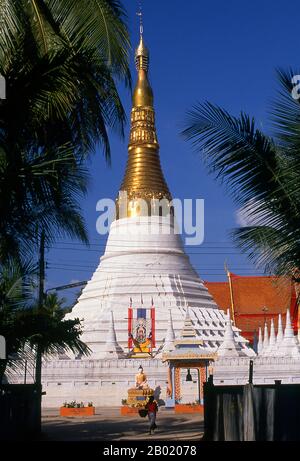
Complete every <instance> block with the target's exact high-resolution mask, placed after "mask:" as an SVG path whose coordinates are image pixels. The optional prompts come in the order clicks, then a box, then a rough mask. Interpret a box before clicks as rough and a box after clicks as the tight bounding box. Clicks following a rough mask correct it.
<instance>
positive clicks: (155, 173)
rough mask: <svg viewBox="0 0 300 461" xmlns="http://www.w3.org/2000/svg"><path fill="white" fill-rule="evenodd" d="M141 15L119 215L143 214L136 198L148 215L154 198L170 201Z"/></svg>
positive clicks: (118, 200)
mask: <svg viewBox="0 0 300 461" xmlns="http://www.w3.org/2000/svg"><path fill="white" fill-rule="evenodd" d="M138 15H139V16H140V21H141V23H140V43H139V45H138V47H137V49H136V51H135V65H136V70H137V74H138V78H137V83H136V87H135V89H134V92H133V98H132V106H133V107H132V111H131V129H130V140H129V146H128V160H127V166H126V172H125V176H124V179H123V182H122V185H121V188H120V191H122V192H125V191H126V192H127V200H128V204H127V207H126V208H127V211H125V215H126V216H124V210H123V213H121V214H122V216H120V213H119V209H121V199H120V198H119V199H117V204H118V207H117V209H118V213H117V218H118V217H131V216H139V215H145V210H142V209H141V207H140V205H139V203H138V201H139V199H143V200H144V201H146V202H147V204H148V210H149V213H147V214H149V215H150V210H151V201H152V200H153V199H159V200H161V199H167V200H168V201H171V200H172V198H171V194H170V192H169V189H168V186H167V183H166V181H165V179H164V175H163V172H162V169H161V165H160V159H159V144H158V141H157V134H156V128H155V112H154V107H153V92H152V89H151V86H150V83H149V79H148V69H149V51H148V49H147V47H146V46H145V43H144V37H143V23H142V13H141V10H140V13H138Z"/></svg>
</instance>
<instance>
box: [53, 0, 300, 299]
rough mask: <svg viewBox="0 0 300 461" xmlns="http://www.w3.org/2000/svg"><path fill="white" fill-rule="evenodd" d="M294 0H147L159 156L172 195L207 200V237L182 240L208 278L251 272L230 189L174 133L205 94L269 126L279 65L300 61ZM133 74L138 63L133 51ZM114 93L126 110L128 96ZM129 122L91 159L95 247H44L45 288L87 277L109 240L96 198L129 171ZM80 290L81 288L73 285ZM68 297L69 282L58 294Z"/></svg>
mask: <svg viewBox="0 0 300 461" xmlns="http://www.w3.org/2000/svg"><path fill="white" fill-rule="evenodd" d="M123 3H124V5H125V7H126V8H127V12H128V22H129V27H130V31H131V38H132V46H133V48H135V46H136V44H137V42H138V18H137V16H136V11H137V2H136V1H135V0H125V1H124V2H123ZM298 7H299V4H298V1H296V0H290V1H289V2H288V3H287V2H286V1H285V2H284V1H282V0H276V2H274V1H271V0H260V1H259V0H251V2H249V1H246V0H226V2H224V0H215V1H214V2H211V1H210V2H206V1H199V0H190V1H189V2H183V1H180V0H163V1H161V0H151V1H150V0H144V8H143V9H144V36H145V41H146V43H147V46H148V47H149V49H150V53H151V58H150V59H151V61H150V79H151V84H152V87H153V90H154V96H155V109H156V124H157V132H158V137H159V143H160V154H161V163H162V167H163V170H164V174H165V177H166V179H167V182H168V185H169V188H170V190H171V192H172V195H173V197H176V198H182V199H183V198H190V199H196V198H203V199H204V200H205V241H204V244H203V245H201V246H200V247H187V248H186V251H187V252H188V254H189V255H190V257H191V261H192V262H193V264H194V266H195V267H196V269H197V271H198V272H199V274H200V276H201V277H202V278H203V279H204V280H225V274H224V261H225V260H227V263H228V265H229V268H230V269H231V270H232V271H233V272H235V273H239V274H241V275H242V274H244V275H255V274H259V273H260V272H259V271H255V269H254V268H253V266H252V265H251V263H249V260H248V259H247V258H246V257H245V256H244V255H241V254H240V253H239V251H238V250H237V249H236V248H234V246H233V243H232V241H231V240H230V236H229V232H230V230H231V229H232V228H234V227H236V226H237V220H236V207H235V205H234V204H233V202H232V200H231V199H230V197H229V195H228V194H227V193H226V189H225V188H224V187H222V186H221V185H219V184H217V183H216V182H215V181H214V179H213V177H212V176H209V175H208V173H207V171H206V169H205V167H204V165H203V163H202V161H201V157H200V155H199V154H196V153H195V152H193V150H192V149H191V146H190V145H189V144H188V143H186V142H185V141H184V140H183V138H182V137H181V136H180V131H181V129H182V127H183V122H184V120H185V114H186V112H187V111H188V110H189V109H191V108H192V106H193V105H194V104H195V103H196V102H198V101H199V102H201V101H205V100H208V101H211V102H213V103H216V104H218V105H220V106H222V107H224V108H225V109H227V110H228V111H229V112H230V113H232V114H234V115H238V114H239V112H240V111H241V110H243V111H245V112H247V113H249V114H250V115H253V116H254V117H255V119H256V121H257V124H258V126H259V127H260V128H262V129H263V130H265V131H267V132H269V127H268V124H267V118H268V109H269V107H270V102H271V99H272V97H274V95H275V94H276V89H277V83H276V76H275V68H276V67H278V66H280V67H285V68H286V67H289V66H292V67H294V68H297V67H299V66H298V64H299V61H298V57H299V46H298V45H299V34H298V30H299V23H298V14H297V13H298ZM131 66H132V72H133V79H134V81H135V69H134V63H133V53H132V60H131ZM120 95H121V98H122V101H123V104H124V107H125V109H126V112H127V114H128V117H129V114H130V110H131V96H130V94H129V92H128V90H126V89H125V88H124V87H122V86H121V87H120ZM128 132H129V124H127V126H126V136H125V139H124V140H121V139H119V138H117V137H116V136H115V135H114V134H112V137H111V147H112V166H111V167H108V166H107V165H106V163H105V160H104V158H103V155H102V153H101V151H100V150H99V151H98V152H97V153H96V154H95V155H94V156H93V157H92V158H91V160H90V161H89V169H90V171H91V177H92V179H91V185H90V191H89V194H88V196H87V197H86V198H85V199H84V200H83V201H82V208H83V210H84V216H85V218H86V222H87V227H88V230H89V236H90V242H91V246H90V247H89V248H86V247H84V246H83V245H81V244H79V243H78V242H72V241H70V240H67V239H64V240H63V241H60V242H59V243H56V244H55V246H54V248H53V249H52V250H51V251H49V252H48V253H47V255H46V256H47V262H48V269H47V288H50V287H54V286H58V285H63V284H66V283H70V282H73V281H81V280H88V279H89V278H90V277H91V275H92V273H93V271H94V270H95V268H96V267H97V265H98V263H99V258H100V256H101V255H102V254H103V252H104V249H105V241H106V238H105V237H101V236H99V235H98V234H97V232H96V220H97V217H98V216H99V214H98V213H97V212H96V203H97V201H98V200H99V199H101V198H104V197H110V198H115V196H116V195H117V193H118V189H119V186H120V184H121V180H122V177H123V174H124V171H125V164H126V158H127V142H128ZM77 291H78V290H77ZM63 295H64V296H66V297H68V298H69V300H71V299H72V297H73V296H74V290H73V291H68V292H64V293H63Z"/></svg>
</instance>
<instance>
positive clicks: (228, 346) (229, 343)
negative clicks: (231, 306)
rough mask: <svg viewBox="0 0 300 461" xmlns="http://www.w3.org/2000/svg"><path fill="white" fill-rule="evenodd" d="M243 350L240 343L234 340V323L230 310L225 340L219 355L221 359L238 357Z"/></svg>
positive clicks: (218, 352)
mask: <svg viewBox="0 0 300 461" xmlns="http://www.w3.org/2000/svg"><path fill="white" fill-rule="evenodd" d="M240 351H241V349H240V347H239V345H238V343H237V342H236V341H235V339H234V332H233V328H232V322H231V319H230V315H229V310H228V311H227V319H226V327H225V334H224V340H223V342H222V344H221V345H220V347H219V349H218V351H217V354H218V356H219V357H238V356H239V355H242V354H241V353H240Z"/></svg>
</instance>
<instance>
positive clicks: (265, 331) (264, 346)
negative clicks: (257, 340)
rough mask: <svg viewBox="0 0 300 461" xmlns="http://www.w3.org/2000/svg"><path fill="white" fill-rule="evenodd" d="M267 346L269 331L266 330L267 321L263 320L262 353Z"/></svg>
mask: <svg viewBox="0 0 300 461" xmlns="http://www.w3.org/2000/svg"><path fill="white" fill-rule="evenodd" d="M268 347H269V332H268V325H267V322H265V327H264V342H263V350H262V352H263V354H265V352H266V351H267V349H268Z"/></svg>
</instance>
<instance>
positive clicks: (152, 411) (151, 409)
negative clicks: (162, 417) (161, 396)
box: [145, 395, 158, 435]
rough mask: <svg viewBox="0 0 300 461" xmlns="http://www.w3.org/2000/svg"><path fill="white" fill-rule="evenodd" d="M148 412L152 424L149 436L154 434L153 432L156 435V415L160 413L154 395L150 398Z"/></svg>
mask: <svg viewBox="0 0 300 461" xmlns="http://www.w3.org/2000/svg"><path fill="white" fill-rule="evenodd" d="M145 408H146V410H148V419H149V423H150V429H149V434H150V435H151V434H152V431H153V433H154V430H155V429H156V428H157V426H156V413H157V412H158V406H157V403H156V402H155V400H154V397H153V395H151V396H150V397H149V401H148V403H147V405H146V407H145Z"/></svg>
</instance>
